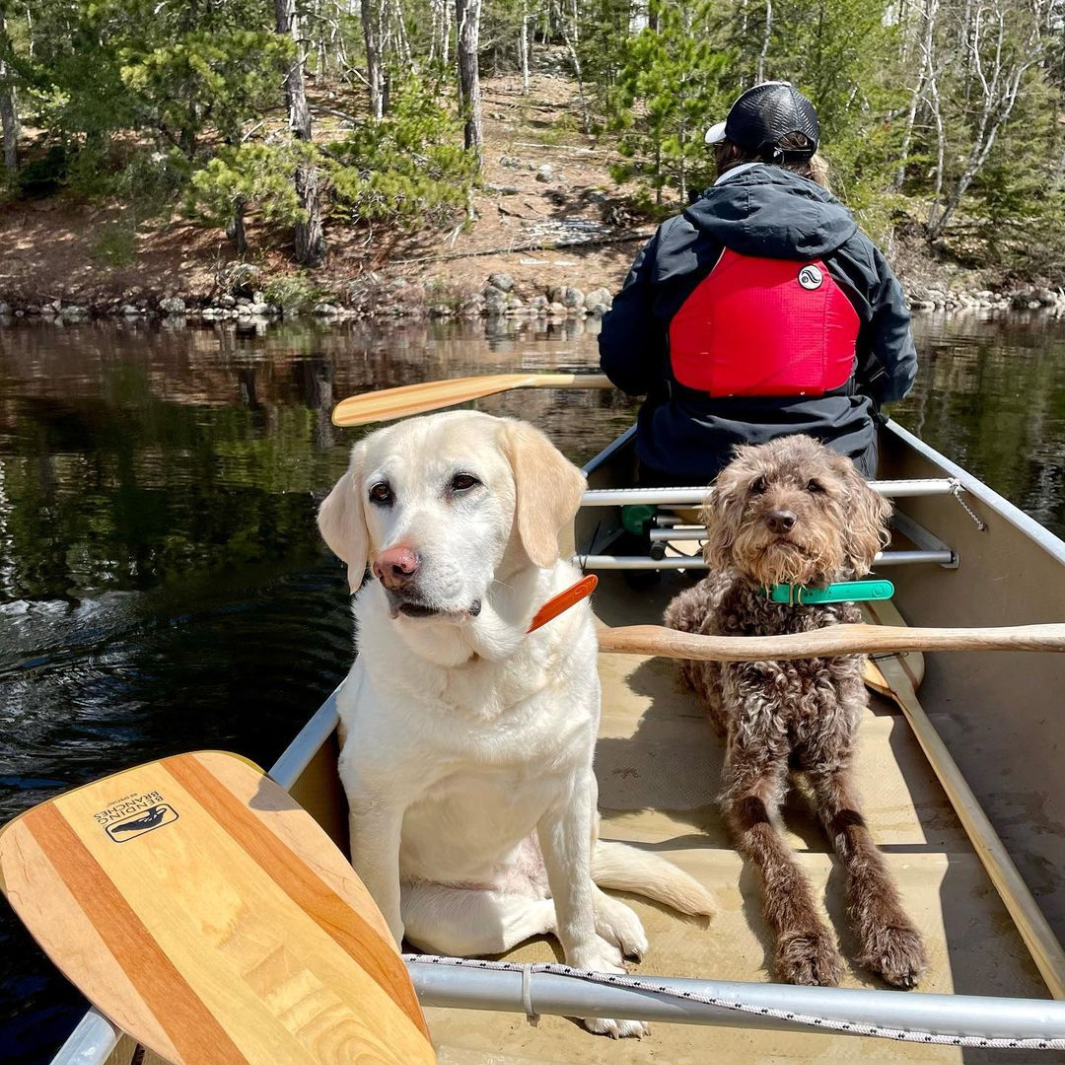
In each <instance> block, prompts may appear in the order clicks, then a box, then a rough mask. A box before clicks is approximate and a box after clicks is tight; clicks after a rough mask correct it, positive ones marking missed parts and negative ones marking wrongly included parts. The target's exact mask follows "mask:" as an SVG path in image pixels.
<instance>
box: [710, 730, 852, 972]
mask: <svg viewBox="0 0 1065 1065" xmlns="http://www.w3.org/2000/svg"><path fill="white" fill-rule="evenodd" d="M730 741H731V742H730V745H729V751H728V755H727V756H726V761H725V772H724V783H725V790H724V792H723V794H722V796H721V801H722V806H723V808H724V813H725V820H726V821H727V822H728V825H729V827H730V829H731V830H732V833H733V836H734V837H735V839H736V842H737V844H738V846H739V848H740V850H741V851H742V852H743V853H744V854H745V855H746V856H747V857H748V858H750V859H751V860H752V861H753V862H754V864H755V865H756V866H757V867H758V871H759V873H760V874H761V877H762V899H763V914H764V916H765V921H766V924H768V925H769V927H770V928H771V929H772V931H773V938H774V939H775V941H776V969H777V975H778V976H779V977H780V978H781V979H782V980H786V981H788V983H792V984H814V985H822V986H834V985H835V984H838V983H839V978H840V971H841V969H842V959H841V958H840V956H839V951H838V950H837V949H836V945H835V942H834V941H833V939H832V935H831V933H830V932H829V931H828V929H827V928H826V927H825V926H824V923H823V922H822V920H821V918H820V916H819V915H818V912H817V907H816V906H815V905H814V899H813V893H812V891H811V890H810V884H809V882H808V881H807V879H806V877H805V876H804V875H803V873H802V870H801V869H800V868H799V865H798V863H797V862H796V861H795V858H794V856H793V855H792V854H791V851H790V850H789V849H788V845H787V843H786V841H785V840H784V839H783V838H782V837H781V836H780V835H779V833H778V832H777V829H776V825H775V824H774V821H775V819H776V818H777V814H778V810H779V807H780V801H781V798H782V796H783V791H784V783H785V780H786V775H787V768H788V763H787V751H786V750H782V751H778V752H776V753H775V754H774V753H771V752H769V751H767V750H765V749H764V747H762V746H758V747H757V748H755V747H754V746H753V745H752V746H749V747H746V748H745V747H744V746H743V745H742V742H741V740H740V738H739V737H738V736H737V735H736V734H735V733H734V734H733V735H732V736H730ZM756 742H757V741H756Z"/></svg>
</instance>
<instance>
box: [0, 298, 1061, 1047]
mask: <svg viewBox="0 0 1065 1065" xmlns="http://www.w3.org/2000/svg"><path fill="white" fill-rule="evenodd" d="M589 326H591V328H589ZM918 327H919V331H920V335H921V350H922V352H923V356H924V358H923V368H922V373H921V377H920V380H919V384H918V387H917V389H916V391H915V393H914V395H913V396H912V397H911V398H910V399H909V400H907V402H906V403H905V404H904V405H902V407H901V408H900V410H899V411H897V412H896V413H897V416H898V417H899V418H900V420H902V421H903V422H904V423H905V424H907V425H909V426H911V427H912V428H914V429H916V430H917V431H918V432H919V433H920V434H921V435H922V436H924V438H925V439H927V440H928V441H929V442H930V443H931V444H933V445H934V446H936V447H938V448H940V449H941V450H943V451H945V452H946V453H947V454H949V455H950V456H951V457H953V458H955V459H957V460H958V461H959V462H961V463H962V464H963V465H965V466H968V467H969V468H971V469H972V470H973V472H974V473H977V474H978V475H979V476H981V477H983V478H985V479H986V480H988V481H989V483H991V484H992V486H993V487H995V488H997V489H998V490H999V491H1000V492H1002V493H1003V494H1004V495H1006V496H1008V497H1009V498H1012V499H1013V500H1014V501H1015V502H1017V503H1018V504H1019V505H1021V506H1022V507H1024V508H1025V509H1027V510H1028V511H1029V512H1031V513H1032V514H1033V515H1035V516H1036V517H1037V518H1038V519H1039V520H1041V521H1043V522H1045V523H1046V524H1047V525H1048V526H1050V527H1052V528H1054V529H1055V530H1056V531H1058V532H1059V533H1060V532H1062V531H1063V530H1065V486H1063V474H1062V466H1063V462H1062V459H1063V453H1065V325H1063V324H1061V323H1057V324H1055V323H1052V322H1050V321H1048V320H1046V319H1032V320H1025V319H1016V320H1011V321H1010V322H1009V323H1008V324H1005V323H986V322H978V321H976V320H975V319H973V320H965V319H953V320H950V321H944V320H937V319H933V318H924V319H921V320H920V321H919V323H918ZM596 363H597V356H596V350H595V337H594V323H579V322H571V323H567V324H566V325H564V326H556V327H550V328H547V329H544V328H540V329H537V328H536V327H534V326H533V325H532V324H530V323H524V324H523V326H522V327H521V328H515V327H514V326H513V325H512V324H510V323H500V325H499V327H497V328H495V329H494V330H492V331H489V333H488V335H487V336H486V335H485V332H484V330H483V328H482V327H480V326H478V327H477V328H476V329H473V328H472V327H471V328H470V329H466V330H465V331H464V330H462V329H460V328H458V327H456V326H453V325H441V324H434V323H419V324H407V325H402V326H397V327H395V328H388V329H384V328H369V327H366V326H363V325H352V326H347V327H339V328H336V327H334V328H330V329H328V330H326V329H317V328H314V327H312V326H300V327H298V328H292V327H282V328H279V329H276V330H272V331H270V332H268V333H267V334H265V335H258V334H256V333H255V332H254V331H248V332H244V331H241V330H238V329H236V328H234V327H226V326H221V325H219V326H218V327H216V328H214V329H175V328H170V327H156V328H151V327H148V326H146V325H145V324H143V323H131V324H118V325H115V324H107V325H104V324H94V323H85V324H82V325H79V326H69V327H66V328H60V327H57V326H45V325H35V326H24V327H18V328H9V329H0V682H2V687H0V822H2V821H6V820H7V819H8V818H9V817H11V816H13V815H15V814H16V813H18V812H19V811H20V810H22V809H24V808H26V807H27V806H29V805H31V804H32V803H34V802H37V801H40V800H41V799H43V798H46V797H48V796H49V795H51V794H54V793H55V792H56V791H57V790H59V789H62V788H65V787H69V786H71V785H74V784H78V783H82V782H84V781H86V780H89V779H93V778H95V777H98V776H101V775H103V774H104V773H108V772H114V771H117V770H118V769H121V768H124V767H126V766H129V765H133V764H136V763H138V762H141V761H146V760H148V759H151V758H156V757H160V756H164V755H166V754H170V753H174V752H176V751H181V750H189V749H195V748H200V747H219V748H224V749H233V750H237V751H240V752H242V753H244V754H246V755H248V756H249V757H251V758H253V759H254V760H256V761H258V762H259V763H260V764H263V765H268V764H269V763H270V762H271V761H273V759H274V758H275V757H276V756H277V755H278V754H279V753H280V751H281V750H282V748H283V747H284V745H285V744H286V742H287V741H288V740H289V739H290V738H291V736H292V735H293V734H294V733H295V731H296V730H297V729H298V727H299V726H300V724H302V722H303V721H304V719H305V718H306V717H307V715H308V714H309V713H310V711H311V710H313V709H314V707H316V706H317V705H318V703H319V702H320V701H321V699H322V698H323V697H324V695H325V694H326V693H327V692H328V691H329V690H330V688H331V687H332V686H333V685H334V684H335V683H336V682H337V681H338V680H339V679H340V677H341V676H342V675H343V673H344V671H345V668H346V665H347V662H348V659H349V657H350V654H351V651H350V623H349V618H348V613H347V608H346V603H345V601H344V591H343V589H344V587H345V586H344V583H343V580H342V568H341V566H340V564H339V563H337V562H336V561H335V560H334V559H332V558H331V557H330V556H329V554H328V552H327V551H326V549H325V548H324V547H323V546H321V545H320V543H319V540H318V535H317V531H316V528H315V524H314V513H315V507H316V504H317V501H318V500H319V499H320V498H321V497H322V496H323V495H324V493H325V492H326V491H327V490H328V488H329V487H330V486H331V485H332V484H333V482H334V481H335V479H336V478H337V477H338V476H339V475H340V473H341V472H342V470H343V468H344V465H345V462H346V451H347V448H348V446H349V445H350V443H351V442H352V440H354V439H355V438H356V435H357V434H356V432H355V431H350V430H348V431H338V430H336V429H334V428H333V426H332V425H331V424H330V421H329V411H330V409H331V408H332V406H333V404H334V403H335V402H336V401H337V400H338V399H340V398H342V397H343V396H346V395H350V394H352V393H355V392H359V391H363V390H365V389H368V388H377V387H385V386H388V385H392V384H401V383H406V382H410V381H413V380H425V379H433V378H446V377H456V376H461V375H463V374H478V373H491V372H496V371H513V370H518V369H556V368H557V369H591V368H594V367H595V366H596ZM480 407H481V409H484V410H488V411H492V412H495V413H510V414H517V415H521V416H523V417H526V418H529V419H530V420H532V421H534V422H535V423H536V424H538V425H540V426H541V427H542V428H544V429H545V430H546V431H547V432H548V433H549V434H550V435H551V436H552V438H553V439H554V440H556V442H558V444H559V445H560V446H561V447H562V449H563V450H564V451H566V453H567V454H569V455H570V457H571V458H573V459H574V460H575V461H578V462H581V461H584V460H586V459H587V458H589V457H591V455H593V454H594V453H595V452H596V451H598V450H599V449H600V448H601V447H602V446H604V445H605V444H606V443H607V442H609V441H610V440H611V439H613V438H614V437H615V436H616V435H617V434H618V433H619V432H620V431H621V430H622V429H624V428H625V427H627V425H628V424H629V423H630V422H631V419H632V414H633V411H634V409H635V405H634V404H633V403H631V402H629V401H628V400H626V399H625V398H624V397H621V396H619V395H617V394H615V393H612V392H596V391H589V392H580V391H566V392H547V391H523V392H518V393H513V394H511V395H503V396H495V397H490V398H489V399H486V400H484V401H482V402H481V404H480ZM82 1009H83V1004H82V1003H81V1002H80V1000H79V999H78V997H77V996H76V995H75V994H74V993H73V992H72V991H71V990H70V989H69V987H68V986H67V985H66V983H65V982H64V981H63V980H62V979H61V978H60V977H59V976H58V974H56V973H55V972H54V970H52V968H51V967H50V966H49V965H48V963H47V962H46V961H45V960H44V959H42V958H41V957H40V956H39V954H38V953H37V952H36V950H35V948H34V947H33V946H32V944H31V943H30V941H29V940H28V938H27V937H26V936H25V934H24V933H23V932H22V931H21V929H20V928H18V927H16V923H15V922H14V921H13V920H12V919H11V918H10V917H9V915H8V913H7V911H6V908H5V910H4V912H3V913H0V1058H2V1059H3V1060H4V1061H10V1062H12V1063H19V1065H29V1063H37V1062H44V1061H47V1060H49V1059H50V1057H51V1055H52V1053H54V1050H55V1049H56V1047H57V1046H58V1044H59V1043H60V1042H61V1041H62V1039H63V1037H64V1036H65V1034H66V1032H67V1031H69V1029H70V1028H71V1027H72V1026H73V1024H74V1023H75V1021H76V1019H77V1017H78V1016H80V1013H81V1011H82Z"/></svg>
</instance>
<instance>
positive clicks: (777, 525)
mask: <svg viewBox="0 0 1065 1065" xmlns="http://www.w3.org/2000/svg"><path fill="white" fill-rule="evenodd" d="M765 523H766V525H768V526H769V528H770V529H772V530H773V532H775V533H786V532H788V530H789V529H791V527H792V526H793V525H794V524H795V512H794V511H792V510H771V511H770V512H769V513H768V514H767V515H766V516H765Z"/></svg>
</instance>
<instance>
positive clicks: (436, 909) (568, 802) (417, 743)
mask: <svg viewBox="0 0 1065 1065" xmlns="http://www.w3.org/2000/svg"><path fill="white" fill-rule="evenodd" d="M583 489H584V476H583V475H582V474H581V472H580V471H579V470H578V469H577V468H576V467H575V466H573V465H572V464H571V463H570V462H568V461H567V460H566V459H565V458H564V457H563V455H562V454H561V453H560V452H559V451H558V450H556V449H555V447H554V446H553V445H552V444H551V443H550V442H549V441H548V439H547V437H545V436H544V435H543V434H542V433H541V432H540V431H539V430H537V429H534V428H533V427H532V426H530V425H528V424H526V423H524V422H519V421H514V420H510V419H504V418H494V417H491V416H489V415H487V414H479V413H474V412H468V411H465V412H451V413H446V414H437V415H432V416H429V417H425V418H416V419H413V420H410V421H405V422H400V423H398V424H395V425H392V426H389V427H388V428H385V429H381V430H379V431H377V432H375V433H372V434H371V435H370V436H368V437H366V438H365V439H364V440H362V441H360V442H359V443H358V444H356V445H355V447H354V448H353V449H352V453H351V465H350V468H349V470H348V472H347V473H345V474H344V476H343V477H341V479H340V481H339V482H338V483H337V485H336V487H335V488H334V489H333V491H332V492H331V493H330V495H329V496H328V498H327V499H326V500H325V501H324V502H323V503H322V506H321V509H320V511H319V516H318V521H319V527H320V528H321V531H322V536H323V537H324V538H325V541H326V543H328V544H329V546H330V547H331V548H332V549H333V551H335V552H336V554H337V555H339V556H340V558H342V559H343V560H344V561H345V562H346V563H347V565H348V579H349V583H350V585H351V588H352V590H353V591H355V590H358V595H357V596H356V598H355V619H356V628H357V633H358V650H359V654H358V658H357V659H356V661H355V664H354V666H353V667H352V669H351V673H350V674H349V675H348V679H347V683H346V684H345V685H344V688H343V691H342V692H341V694H340V698H339V710H340V719H341V725H342V751H341V755H340V777H341V780H342V781H343V784H344V788H345V790H346V792H347V796H348V802H349V807H350V825H351V852H352V860H353V863H354V865H355V868H356V870H357V871H358V873H359V875H360V877H361V878H362V879H363V881H364V882H365V884H366V886H367V887H368V888H369V890H370V892H371V894H372V895H373V897H374V899H375V901H376V902H377V904H378V906H379V907H380V908H381V911H382V912H383V913H384V915H385V918H386V919H387V921H388V924H389V927H390V928H391V930H392V934H393V935H394V936H395V938H396V942H397V943H398V942H400V941H401V940H402V939H403V937H404V935H406V937H407V939H408V940H409V941H410V942H412V943H414V944H415V945H416V946H418V947H420V948H421V949H424V950H430V951H434V952H438V953H445V954H455V955H482V954H499V953H502V952H504V951H507V950H509V949H510V948H511V947H513V946H515V945H516V944H517V943H520V942H521V941H522V940H524V939H527V938H528V937H530V936H535V935H543V934H547V933H552V934H554V935H557V936H558V938H559V940H560V941H561V943H562V946H563V949H564V951H565V955H566V960H567V962H568V963H569V964H570V965H573V966H575V967H578V968H584V969H594V970H599V971H602V972H623V971H624V970H623V969H622V968H621V963H622V959H623V955H624V956H635V957H639V956H640V955H642V954H643V952H644V951H645V950H646V949H647V939H646V936H645V935H644V931H643V928H642V926H641V924H640V920H639V918H638V917H637V916H636V914H635V913H634V912H633V911H632V910H631V909H630V908H629V907H628V906H626V905H625V904H624V903H622V902H620V901H619V900H617V899H614V898H612V897H610V896H609V895H606V894H604V893H603V892H602V891H601V890H600V889H599V887H598V886H597V885H602V886H606V887H613V888H619V889H622V890H629V891H633V892H638V893H639V894H642V895H646V896H648V897H650V898H653V899H658V900H660V901H663V902H667V903H669V904H670V905H672V906H674V907H676V908H677V909H680V910H683V911H685V912H688V913H700V914H709V913H710V912H711V908H712V901H711V899H710V897H709V895H708V893H707V892H706V890H705V889H703V888H702V887H701V886H700V885H699V884H698V883H696V881H695V880H693V879H692V878H691V877H689V876H688V875H687V874H686V873H683V872H682V871H681V870H679V869H677V868H676V867H675V866H673V865H671V864H670V863H669V862H667V861H665V860H663V859H661V858H658V857H656V856H655V855H652V854H649V853H645V852H642V851H640V850H637V849H636V848H632V847H626V846H624V845H622V844H618V843H602V842H599V841H598V840H597V821H598V815H597V813H596V804H597V797H598V792H597V787H596V780H595V776H594V774H593V772H592V756H593V754H594V750H595V740H596V733H597V731H598V725H599V678H598V675H597V673H596V651H597V648H596V636H595V628H594V623H593V619H592V612H591V608H590V607H589V605H588V603H587V601H584V602H582V603H580V604H578V605H577V606H575V607H572V608H571V609H569V610H567V611H565V612H564V613H563V614H561V615H560V616H559V617H557V618H555V619H554V620H553V621H551V622H549V623H548V624H546V625H544V626H543V627H542V628H539V629H537V630H535V631H534V632H532V633H530V634H526V630H527V629H528V627H529V623H530V620H531V619H532V617H533V615H534V614H535V613H536V612H537V610H538V609H539V608H540V607H541V606H542V605H543V604H544V603H545V602H546V601H547V600H548V599H550V598H551V597H552V596H553V595H555V594H556V593H558V592H561V591H563V590H564V589H566V588H568V587H569V586H570V585H571V584H573V583H574V582H575V581H576V580H577V579H579V577H580V573H579V571H578V570H577V569H576V568H575V567H574V566H573V565H572V564H571V563H570V562H568V561H564V560H562V559H560V558H559V547H558V538H559V534H560V532H561V530H562V529H563V528H565V527H566V526H568V524H569V522H570V520H571V519H572V517H573V515H574V513H575V512H576V509H577V507H578V505H579V502H580V498H581V493H582V491H583ZM367 564H369V565H370V567H371V571H372V579H371V580H369V581H368V582H367V583H365V584H363V577H364V574H365V570H366V567H367ZM585 1023H586V1025H587V1027H588V1028H589V1029H590V1030H592V1031H594V1032H602V1033H605V1034H609V1035H613V1036H640V1035H643V1034H644V1032H645V1030H646V1029H645V1026H644V1025H643V1024H642V1023H640V1022H637V1021H612V1020H588V1021H586V1022H585Z"/></svg>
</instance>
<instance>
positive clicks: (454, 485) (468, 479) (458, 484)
mask: <svg viewBox="0 0 1065 1065" xmlns="http://www.w3.org/2000/svg"><path fill="white" fill-rule="evenodd" d="M480 483H481V482H480V481H478V480H477V478H476V477H474V476H473V474H472V473H456V474H455V476H454V477H452V478H451V490H452V491H453V492H466V491H468V490H469V489H470V488H473V487H474V485H478V484H480Z"/></svg>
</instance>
